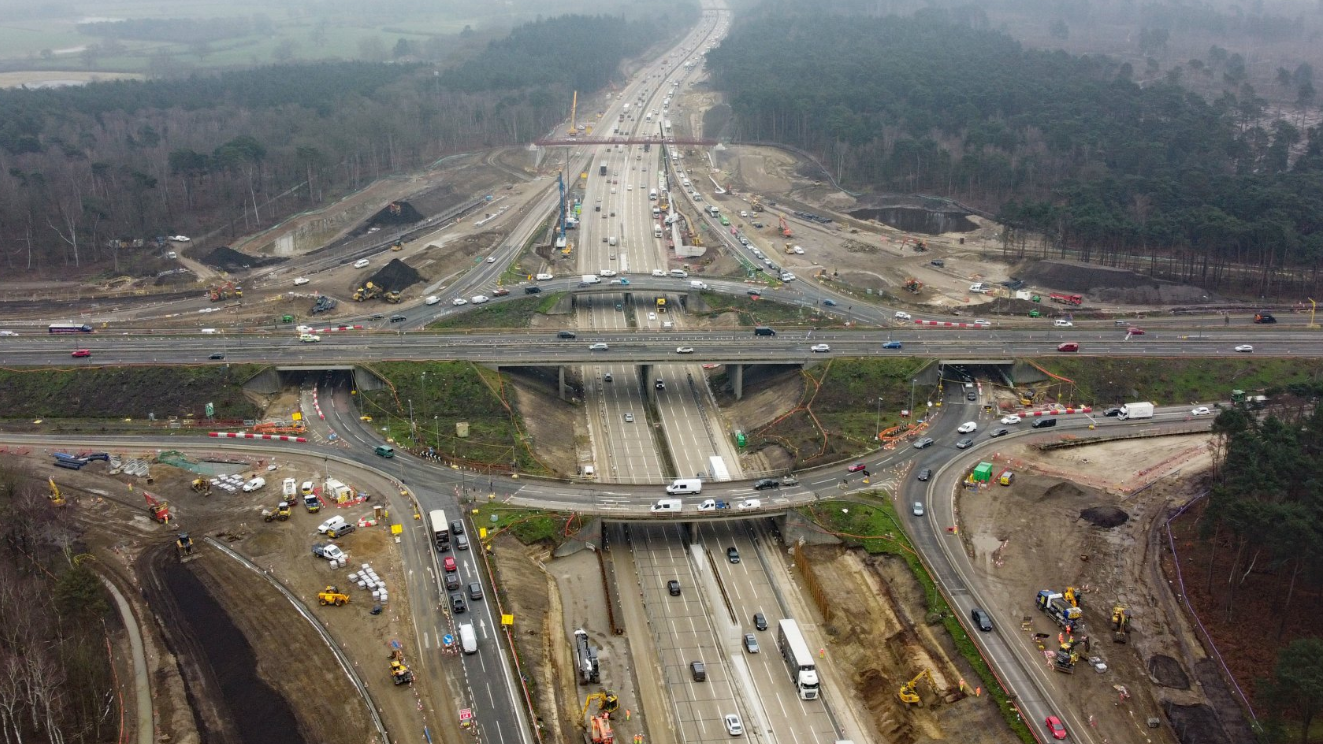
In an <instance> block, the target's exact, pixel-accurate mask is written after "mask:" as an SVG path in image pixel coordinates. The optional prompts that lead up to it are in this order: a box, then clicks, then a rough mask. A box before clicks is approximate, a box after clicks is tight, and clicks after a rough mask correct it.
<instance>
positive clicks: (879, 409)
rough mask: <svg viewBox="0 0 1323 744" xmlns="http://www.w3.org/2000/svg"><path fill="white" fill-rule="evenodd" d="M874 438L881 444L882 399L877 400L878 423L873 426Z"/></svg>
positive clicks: (879, 397)
mask: <svg viewBox="0 0 1323 744" xmlns="http://www.w3.org/2000/svg"><path fill="white" fill-rule="evenodd" d="M873 432H874V433H873V436H874V437H875V438H876V439H877V440H878V441H879V442H880V441H882V397H881V396H878V399H877V422H876V423H875V424H873Z"/></svg>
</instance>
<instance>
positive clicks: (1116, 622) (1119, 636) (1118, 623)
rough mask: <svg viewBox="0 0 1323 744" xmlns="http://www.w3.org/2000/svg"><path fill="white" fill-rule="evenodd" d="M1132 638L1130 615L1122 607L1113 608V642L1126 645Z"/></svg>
mask: <svg viewBox="0 0 1323 744" xmlns="http://www.w3.org/2000/svg"><path fill="white" fill-rule="evenodd" d="M1129 636H1130V613H1129V612H1127V611H1126V609H1125V608H1124V607H1122V606H1121V605H1116V606H1115V607H1113V608H1112V642H1113V643H1125V642H1127V641H1128V640H1130V638H1129Z"/></svg>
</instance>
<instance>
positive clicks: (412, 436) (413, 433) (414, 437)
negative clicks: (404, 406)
mask: <svg viewBox="0 0 1323 744" xmlns="http://www.w3.org/2000/svg"><path fill="white" fill-rule="evenodd" d="M409 438H410V439H412V440H413V441H415V442H417V441H418V430H417V429H416V428H414V423H413V399H412V398H410V399H409Z"/></svg>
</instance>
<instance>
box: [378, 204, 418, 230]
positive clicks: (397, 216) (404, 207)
mask: <svg viewBox="0 0 1323 744" xmlns="http://www.w3.org/2000/svg"><path fill="white" fill-rule="evenodd" d="M422 220H423V215H422V214H421V213H420V212H419V211H418V210H417V209H414V207H413V205H412V204H410V203H409V202H407V201H397V202H391V203H390V204H387V205H386V207H385V208H384V209H382V210H381V211H380V212H377V213H376V214H374V215H372V218H371V219H369V220H368V221H367V223H368V225H412V224H413V223H415V222H422Z"/></svg>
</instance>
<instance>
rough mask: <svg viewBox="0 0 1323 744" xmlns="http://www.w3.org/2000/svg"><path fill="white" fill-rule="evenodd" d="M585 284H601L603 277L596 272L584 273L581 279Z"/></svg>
mask: <svg viewBox="0 0 1323 744" xmlns="http://www.w3.org/2000/svg"><path fill="white" fill-rule="evenodd" d="M580 281H582V282H583V283H584V284H601V283H602V277H600V276H598V275H596V274H584V275H583V276H582V278H581V279H580Z"/></svg>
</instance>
